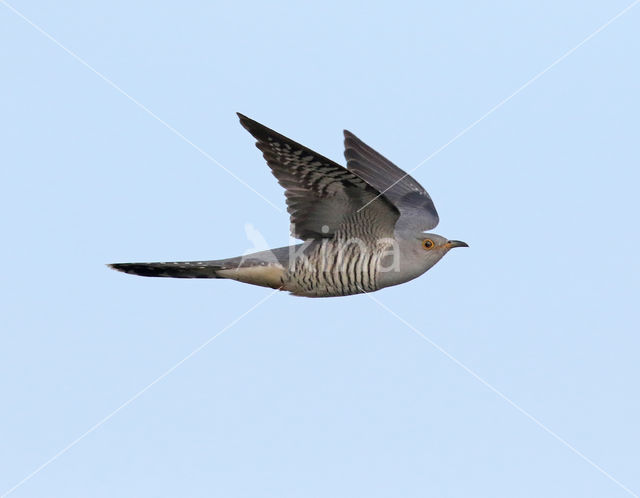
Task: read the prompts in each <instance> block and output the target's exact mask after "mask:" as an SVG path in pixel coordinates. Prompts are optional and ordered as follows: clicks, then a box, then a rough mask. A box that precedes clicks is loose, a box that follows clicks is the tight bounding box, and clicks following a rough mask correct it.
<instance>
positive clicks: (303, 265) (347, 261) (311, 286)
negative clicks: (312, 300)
mask: <svg viewBox="0 0 640 498" xmlns="http://www.w3.org/2000/svg"><path fill="white" fill-rule="evenodd" d="M324 250H325V252H324V253H322V254H321V253H320V251H317V252H314V253H312V254H307V255H305V256H304V257H302V258H299V259H297V260H296V261H294V263H293V264H292V265H290V267H289V269H288V270H287V271H286V272H285V275H284V285H283V290H287V291H289V292H291V293H292V294H294V295H296V296H304V297H333V296H349V295H352V294H360V293H363V292H372V291H375V290H377V289H378V288H379V287H378V285H377V273H378V263H379V259H380V258H379V256H378V254H377V252H375V251H369V250H358V249H354V250H350V249H348V248H347V249H344V248H343V249H342V250H340V249H339V248H335V247H325V248H324Z"/></svg>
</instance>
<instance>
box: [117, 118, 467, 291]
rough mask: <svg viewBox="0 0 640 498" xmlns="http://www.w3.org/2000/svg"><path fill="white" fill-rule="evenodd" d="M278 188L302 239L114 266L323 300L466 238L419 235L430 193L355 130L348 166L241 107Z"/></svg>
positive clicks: (417, 267) (412, 265)
mask: <svg viewBox="0 0 640 498" xmlns="http://www.w3.org/2000/svg"><path fill="white" fill-rule="evenodd" d="M238 116H239V117H240V123H241V124H242V126H244V127H245V128H246V129H247V131H249V133H251V135H253V136H254V138H255V139H256V140H257V142H256V146H257V147H258V149H260V150H261V151H262V154H263V156H264V158H265V159H266V161H267V164H268V165H269V167H270V168H271V171H272V172H273V174H274V176H275V177H276V178H277V180H278V182H279V183H280V185H282V186H283V187H284V189H285V196H286V199H287V210H288V212H289V214H290V215H291V235H292V236H293V237H295V238H298V239H301V240H303V241H304V242H303V243H302V244H298V245H293V246H287V247H279V248H277V249H272V250H268V251H262V252H256V253H253V254H249V255H247V256H237V257H234V258H228V259H217V260H212V261H181V262H170V263H117V264H112V265H109V266H111V268H114V269H115V270H119V271H122V272H125V273H131V274H134V275H142V276H145V277H175V278H228V279H232V280H237V281H239V282H245V283H248V284H254V285H260V286H264V287H271V288H274V289H280V290H286V291H289V292H290V293H292V294H294V295H296V296H307V297H330V296H347V295H351V294H358V293H362V292H372V291H376V290H379V289H382V288H383V287H389V286H391V285H397V284H401V283H404V282H407V281H409V280H412V279H414V278H416V277H418V276H420V275H422V274H423V273H424V272H426V271H427V270H428V269H429V268H431V267H432V266H433V265H435V264H436V263H437V262H438V261H439V260H440V259H441V258H442V257H443V256H444V255H445V254H446V253H447V252H448V251H449V250H450V249H452V248H454V247H467V244H466V243H465V242H461V241H459V240H449V239H447V238H445V237H442V236H440V235H436V234H434V233H425V232H426V231H427V230H431V229H433V228H435V226H436V225H437V224H438V213H437V212H436V208H435V206H434V205H433V201H432V200H431V197H430V196H429V194H428V193H427V191H426V190H425V189H424V188H422V186H421V185H420V184H419V183H418V182H417V181H416V180H415V179H413V178H412V177H411V176H409V175H408V174H406V173H405V172H404V171H402V170H401V169H400V168H398V167H397V166H396V165H394V164H393V163H391V161H389V160H388V159H386V158H385V157H383V156H382V155H380V154H379V153H377V152H376V151H375V150H373V149H372V148H371V147H369V146H368V145H367V144H365V143H364V142H363V141H362V140H360V139H359V138H358V137H356V136H355V135H354V134H353V133H350V132H348V131H346V130H345V132H344V144H345V152H344V155H345V157H346V160H347V167H346V168H344V167H343V166H340V165H339V164H337V163H335V162H333V161H331V160H330V159H327V158H326V157H324V156H321V155H320V154H318V153H316V152H314V151H312V150H310V149H308V148H307V147H305V146H304V145H300V144H299V143H296V142H294V141H293V140H291V139H289V138H287V137H285V136H283V135H280V134H279V133H276V132H275V131H273V130H271V129H269V128H267V127H266V126H263V125H261V124H260V123H258V122H256V121H254V120H252V119H249V118H247V117H246V116H243V115H242V114H238Z"/></svg>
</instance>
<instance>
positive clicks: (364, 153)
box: [344, 130, 438, 231]
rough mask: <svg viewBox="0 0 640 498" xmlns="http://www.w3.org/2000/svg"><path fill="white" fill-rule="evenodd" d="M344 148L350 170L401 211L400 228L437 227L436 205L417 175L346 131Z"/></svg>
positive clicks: (422, 229)
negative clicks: (416, 178)
mask: <svg viewBox="0 0 640 498" xmlns="http://www.w3.org/2000/svg"><path fill="white" fill-rule="evenodd" d="M344 147H345V150H344V156H345V157H346V159H347V168H348V169H349V171H353V172H354V173H355V174H356V175H358V176H359V177H360V178H362V179H364V180H365V181H366V182H367V183H369V185H371V186H372V187H374V188H375V189H376V190H378V191H379V192H381V193H382V194H383V195H384V196H385V197H387V198H388V199H389V200H390V201H391V202H392V203H393V204H394V205H395V206H396V207H397V208H398V210H399V211H400V218H399V219H398V223H397V228H406V229H409V230H420V231H426V230H431V229H433V228H435V227H436V225H437V224H438V212H437V211H436V207H435V206H434V205H433V201H432V200H431V197H430V196H429V194H428V193H427V191H426V190H425V189H424V188H423V187H422V185H420V184H419V183H418V182H417V181H416V180H415V179H414V178H412V177H411V176H409V175H408V174H407V173H405V172H404V171H402V170H401V169H400V168H398V167H397V166H396V165H395V164H393V163H392V162H391V161H389V160H388V159H387V158H385V157H383V156H382V155H381V154H379V153H378V152H376V151H375V150H373V149H372V148H371V147H369V146H368V145H367V144H365V143H364V142H363V141H362V140H360V139H359V138H358V137H356V136H355V135H354V134H353V133H351V132H349V131H347V130H345V131H344Z"/></svg>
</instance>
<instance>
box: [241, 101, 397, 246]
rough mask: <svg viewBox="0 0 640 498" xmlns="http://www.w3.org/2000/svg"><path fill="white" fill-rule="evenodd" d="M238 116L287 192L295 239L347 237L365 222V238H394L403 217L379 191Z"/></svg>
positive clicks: (285, 138)
mask: <svg viewBox="0 0 640 498" xmlns="http://www.w3.org/2000/svg"><path fill="white" fill-rule="evenodd" d="M238 116H239V117H240V123H241V124H242V126H244V127H245V128H246V129H247V130H248V131H249V133H251V135H253V136H254V138H255V139H256V140H257V142H256V147H258V149H260V150H261V151H262V153H263V155H264V158H265V159H266V161H267V164H268V165H269V167H270V168H271V171H272V172H273V174H274V176H275V177H276V178H277V179H278V183H280V185H282V186H283V187H284V188H285V196H286V198H287V211H288V212H289V214H290V215H291V235H293V236H294V237H297V238H300V239H304V240H306V239H318V238H326V237H333V236H334V235H336V234H337V233H340V231H341V229H342V230H344V232H345V233H347V234H349V231H353V224H354V223H355V224H357V223H361V224H365V223H366V224H367V226H366V227H364V231H366V232H367V233H371V234H372V235H377V236H379V237H383V236H392V234H393V230H394V227H395V223H396V221H397V219H398V217H399V215H400V213H399V211H398V210H397V209H396V207H394V205H393V204H392V203H391V202H389V200H388V199H387V198H386V197H384V196H380V192H378V191H377V190H376V189H375V188H373V187H372V186H371V185H369V184H368V183H367V182H366V181H364V180H363V179H362V178H360V177H359V176H358V175H357V174H355V173H352V172H351V171H349V170H347V169H346V168H344V167H343V166H340V165H339V164H336V163H334V162H333V161H331V160H330V159H327V158H326V157H324V156H321V155H320V154H318V153H316V152H314V151H312V150H310V149H308V148H307V147H305V146H304V145H301V144H299V143H297V142H294V141H293V140H290V139H289V138H287V137H285V136H283V135H280V134H279V133H277V132H275V131H273V130H271V129H269V128H267V127H266V126H263V125H261V124H260V123H258V122H256V121H254V120H252V119H249V118H247V117H246V116H243V115H242V114H239V113H238ZM367 204H369V205H368V206H367V211H368V212H367V213H366V216H365V215H362V214H360V215H359V214H358V210H359V209H361V208H362V207H364V206H365V205H367ZM367 220H372V221H373V223H368V222H367ZM345 227H351V229H350V230H347V229H346V228H345Z"/></svg>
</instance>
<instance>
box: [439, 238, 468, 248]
mask: <svg viewBox="0 0 640 498" xmlns="http://www.w3.org/2000/svg"><path fill="white" fill-rule="evenodd" d="M445 247H446V248H447V249H453V248H454V247H469V244H467V243H466V242H462V241H461V240H450V241H448V242H447V243H446V244H445Z"/></svg>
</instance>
